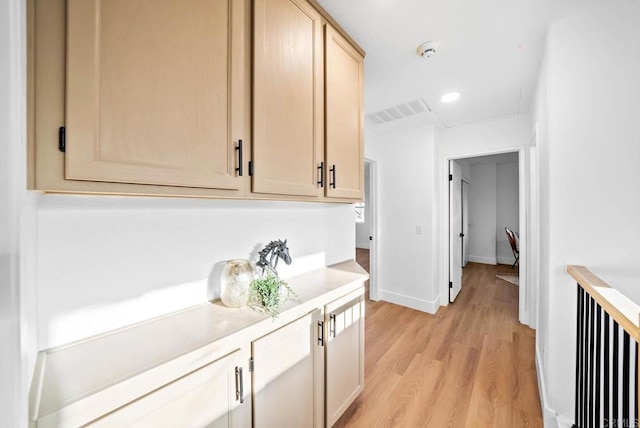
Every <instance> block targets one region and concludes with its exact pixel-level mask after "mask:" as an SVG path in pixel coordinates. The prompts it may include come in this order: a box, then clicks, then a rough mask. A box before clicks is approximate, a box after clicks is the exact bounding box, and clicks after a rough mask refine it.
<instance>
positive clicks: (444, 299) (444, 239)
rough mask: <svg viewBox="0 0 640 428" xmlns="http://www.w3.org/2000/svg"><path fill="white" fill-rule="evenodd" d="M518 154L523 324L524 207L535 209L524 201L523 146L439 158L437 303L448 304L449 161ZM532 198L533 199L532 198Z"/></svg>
mask: <svg viewBox="0 0 640 428" xmlns="http://www.w3.org/2000/svg"><path fill="white" fill-rule="evenodd" d="M514 152H516V153H518V180H519V183H518V187H519V196H518V199H519V201H518V209H519V223H520V225H519V229H520V248H519V249H520V270H519V278H520V287H519V299H518V302H519V304H518V319H519V321H520V323H522V324H525V325H530V316H529V296H528V293H527V289H528V288H527V287H528V285H529V284H527V277H528V263H529V254H528V245H529V244H528V242H529V236H528V224H527V215H526V213H527V209H532V210H536V209H537V208H538V207H533V206H531V207H528V206H527V205H530V204H528V203H527V201H528V200H529V195H528V192H529V189H528V188H527V186H526V183H527V175H528V168H527V165H528V163H529V157H528V147H527V146H526V145H518V146H512V147H505V148H502V149H494V150H484V151H482V150H481V151H475V152H474V151H469V152H464V153H461V154H456V155H445V156H444V159H442V161H443V163H442V164H441V166H442V171H446V174H441V176H440V179H439V180H438V181H439V182H440V189H441V195H443V196H442V201H443V203H442V204H441V205H442V213H441V216H442V217H441V219H442V221H441V223H440V224H441V225H442V227H441V233H440V245H441V247H440V248H442V254H443V257H442V265H441V266H440V272H441V275H440V284H441V288H440V305H441V306H447V305H449V279H448V277H449V264H450V263H451V261H450V255H449V254H450V246H449V235H450V230H451V225H450V217H449V204H448V201H449V198H450V195H449V172H448V171H449V161H452V160H460V159H466V158H472V157H478V156H488V155H497V154H502V153H514ZM534 200H535V199H534Z"/></svg>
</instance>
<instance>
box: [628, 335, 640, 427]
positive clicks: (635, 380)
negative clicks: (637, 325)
mask: <svg viewBox="0 0 640 428" xmlns="http://www.w3.org/2000/svg"><path fill="white" fill-rule="evenodd" d="M633 342H634V344H633V349H634V350H635V359H634V370H633V371H634V373H633V390H634V394H633V396H634V398H635V401H634V403H633V407H634V408H635V410H634V412H633V417H634V419H633V421H632V423H631V424H630V426H632V427H637V426H638V422H640V421H638V404H639V403H640V400H638V342H636V341H635V340H634V341H633Z"/></svg>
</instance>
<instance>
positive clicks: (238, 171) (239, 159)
mask: <svg viewBox="0 0 640 428" xmlns="http://www.w3.org/2000/svg"><path fill="white" fill-rule="evenodd" d="M236 151H237V152H238V167H237V168H236V172H237V173H238V177H242V140H238V145H237V146H236Z"/></svg>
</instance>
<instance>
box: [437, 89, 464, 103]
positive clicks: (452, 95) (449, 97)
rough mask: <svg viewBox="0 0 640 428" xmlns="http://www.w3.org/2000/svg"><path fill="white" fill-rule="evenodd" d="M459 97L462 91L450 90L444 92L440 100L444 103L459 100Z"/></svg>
mask: <svg viewBox="0 0 640 428" xmlns="http://www.w3.org/2000/svg"><path fill="white" fill-rule="evenodd" d="M459 98H460V92H449V93H447V94H444V95H443V96H442V98H440V101H442V102H443V103H452V102H454V101H458V99H459Z"/></svg>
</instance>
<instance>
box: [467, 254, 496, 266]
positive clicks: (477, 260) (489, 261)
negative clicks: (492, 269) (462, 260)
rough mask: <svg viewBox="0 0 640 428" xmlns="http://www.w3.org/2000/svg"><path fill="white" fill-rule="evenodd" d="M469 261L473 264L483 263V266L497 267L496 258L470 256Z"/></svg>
mask: <svg viewBox="0 0 640 428" xmlns="http://www.w3.org/2000/svg"><path fill="white" fill-rule="evenodd" d="M469 261H470V262H473V263H482V264H483V265H497V264H498V263H497V261H496V258H495V257H483V256H472V255H471V254H469Z"/></svg>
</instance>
